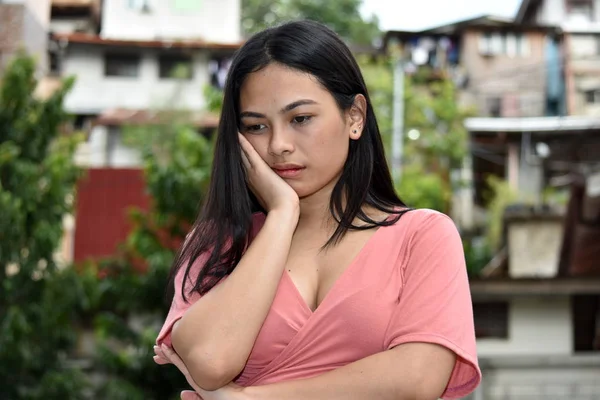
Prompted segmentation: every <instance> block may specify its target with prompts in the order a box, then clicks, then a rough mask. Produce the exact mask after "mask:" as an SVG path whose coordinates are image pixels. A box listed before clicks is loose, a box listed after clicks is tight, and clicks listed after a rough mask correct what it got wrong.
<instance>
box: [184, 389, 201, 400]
mask: <svg viewBox="0 0 600 400" xmlns="http://www.w3.org/2000/svg"><path fill="white" fill-rule="evenodd" d="M181 400H202V398H201V397H200V396H199V395H198V393H196V392H192V391H191V390H184V391H183V392H181Z"/></svg>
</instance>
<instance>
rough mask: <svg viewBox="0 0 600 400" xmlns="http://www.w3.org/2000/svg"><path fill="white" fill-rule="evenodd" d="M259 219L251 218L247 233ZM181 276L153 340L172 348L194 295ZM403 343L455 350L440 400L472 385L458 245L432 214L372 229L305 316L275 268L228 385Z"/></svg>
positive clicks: (305, 373) (469, 318)
mask: <svg viewBox="0 0 600 400" xmlns="http://www.w3.org/2000/svg"><path fill="white" fill-rule="evenodd" d="M264 219H265V217H264V215H258V214H257V215H255V218H254V227H253V231H254V234H256V233H257V232H258V231H259V230H260V227H261V226H262V224H263V223H264ZM202 263H203V260H200V259H199V260H197V261H196V263H195V264H194V268H195V269H196V271H198V270H199V268H201V267H202ZM183 272H184V270H183V269H182V270H180V273H179V274H178V276H177V277H176V284H175V290H176V292H175V297H174V299H173V303H172V305H171V309H170V311H169V314H168V316H167V319H166V321H165V323H164V326H163V327H162V329H161V331H160V334H159V336H158V338H157V340H156V342H157V343H158V344H162V343H165V344H167V345H169V346H170V345H171V336H170V334H171V328H172V327H173V324H174V323H175V322H176V321H177V320H179V319H180V318H181V317H182V316H183V314H184V313H185V311H186V310H187V309H188V308H189V307H190V305H191V303H193V302H195V301H197V300H198V298H199V296H198V295H193V296H188V300H189V301H190V302H189V303H186V302H184V301H183V299H182V296H181V283H182V279H183ZM196 273H197V272H196ZM409 342H427V343H435V344H438V345H441V346H444V347H446V348H448V349H450V350H451V351H453V352H454V353H455V354H456V355H457V359H456V364H455V366H454V370H453V372H452V376H451V378H450V381H449V383H448V386H447V387H446V390H445V392H444V394H443V398H444V399H456V398H460V397H464V396H466V395H467V394H469V393H471V392H472V391H473V390H474V389H475V388H476V387H477V385H478V384H479V382H480V381H481V371H480V369H479V366H478V364H477V354H476V345H475V332H474V326H473V311H472V304H471V295H470V291H469V283H468V279H467V271H466V266H465V259H464V253H463V247H462V242H461V239H460V236H459V235H458V232H457V230H456V227H455V225H454V223H453V222H452V220H451V219H450V218H448V217H447V216H445V215H443V214H440V213H438V212H436V211H432V210H414V211H409V212H408V213H406V214H405V215H403V216H402V217H401V218H400V220H399V221H398V222H397V223H396V224H394V225H391V226H388V227H381V228H379V229H378V230H377V231H376V232H375V233H374V234H373V236H372V237H371V238H370V239H369V241H368V242H367V243H366V244H365V246H364V247H363V249H362V250H361V251H360V253H359V254H358V255H357V256H356V258H355V259H354V260H353V262H352V263H351V264H350V265H349V266H348V267H347V269H346V270H345V271H344V273H343V274H342V275H341V276H340V277H339V279H338V280H337V281H336V282H335V284H334V286H333V287H332V289H331V290H330V292H329V293H328V294H327V295H326V297H325V299H324V300H323V301H322V303H321V304H320V305H319V307H318V308H317V309H316V310H315V311H314V312H313V311H311V309H310V308H309V307H308V305H307V304H306V302H305V301H304V299H303V298H302V296H301V295H300V293H299V292H298V290H297V288H296V286H295V285H294V283H293V281H292V280H291V278H290V276H289V275H288V274H287V271H284V273H283V275H282V277H281V280H280V282H279V287H278V289H277V293H276V295H275V299H274V300H273V304H272V305H271V310H270V312H269V314H268V315H267V318H266V319H265V322H264V324H263V326H262V328H261V331H260V333H259V335H258V337H257V338H256V342H255V344H254V347H253V349H252V352H251V354H250V357H249V359H248V362H247V364H246V367H245V368H244V370H243V372H242V374H241V375H240V376H239V377H238V379H237V380H236V383H238V384H240V385H242V386H251V385H264V384H269V383H275V382H279V381H286V380H293V379H301V378H309V377H313V376H316V375H319V374H322V373H324V372H327V371H330V370H333V369H336V368H339V367H341V366H344V365H346V364H348V363H352V362H354V361H357V360H360V359H362V358H365V357H368V356H370V355H373V354H375V353H379V352H382V351H385V350H388V349H391V348H393V347H395V346H398V345H401V344H403V343H409Z"/></svg>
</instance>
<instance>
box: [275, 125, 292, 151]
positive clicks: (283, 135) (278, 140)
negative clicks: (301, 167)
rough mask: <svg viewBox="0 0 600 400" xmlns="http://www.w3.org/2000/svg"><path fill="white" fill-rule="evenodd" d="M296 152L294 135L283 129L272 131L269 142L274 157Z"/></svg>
mask: <svg viewBox="0 0 600 400" xmlns="http://www.w3.org/2000/svg"><path fill="white" fill-rule="evenodd" d="M293 151H294V142H293V137H292V133H291V132H289V131H288V130H286V129H283V128H275V129H273V130H272V134H271V139H270V141H269V153H270V154H272V155H274V156H281V155H284V154H286V153H288V154H289V153H292V152H293Z"/></svg>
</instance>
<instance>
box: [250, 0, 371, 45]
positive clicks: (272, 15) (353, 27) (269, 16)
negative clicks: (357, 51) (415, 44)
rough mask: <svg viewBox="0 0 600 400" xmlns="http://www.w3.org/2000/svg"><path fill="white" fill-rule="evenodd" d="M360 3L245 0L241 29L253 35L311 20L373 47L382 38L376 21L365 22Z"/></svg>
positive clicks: (345, 0)
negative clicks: (288, 24) (285, 23)
mask: <svg viewBox="0 0 600 400" xmlns="http://www.w3.org/2000/svg"><path fill="white" fill-rule="evenodd" d="M361 3H362V1H361V0H336V1H320V0H243V1H242V29H243V31H244V32H245V33H246V34H247V35H250V34H254V33H256V32H259V31H262V30H263V29H265V28H268V27H270V26H273V25H277V24H280V23H282V22H285V21H290V20H298V19H310V20H313V21H318V22H321V23H324V24H325V25H327V26H329V27H330V28H331V29H333V30H334V31H335V32H337V33H338V34H339V35H340V36H341V37H342V38H344V39H345V40H347V41H348V42H350V43H353V44H358V45H370V44H372V43H373V41H374V40H376V39H377V38H378V37H379V36H380V31H379V21H378V20H377V18H376V17H371V19H369V20H365V19H363V17H362V16H361V14H360V6H361Z"/></svg>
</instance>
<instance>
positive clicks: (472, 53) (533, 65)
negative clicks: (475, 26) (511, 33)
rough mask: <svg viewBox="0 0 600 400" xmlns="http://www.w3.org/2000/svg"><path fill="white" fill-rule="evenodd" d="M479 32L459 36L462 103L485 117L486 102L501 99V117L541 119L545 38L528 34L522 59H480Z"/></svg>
mask: <svg viewBox="0 0 600 400" xmlns="http://www.w3.org/2000/svg"><path fill="white" fill-rule="evenodd" d="M482 35H483V32H482V31H480V30H469V31H467V32H465V34H464V36H463V43H462V48H461V60H462V64H463V66H464V67H465V69H466V70H467V71H469V86H468V88H467V96H466V97H465V98H466V102H468V103H471V104H472V105H475V106H478V108H479V110H478V111H479V114H480V115H481V116H487V115H488V113H487V112H486V108H487V103H486V102H487V101H488V99H489V98H493V97H499V98H501V99H502V114H501V115H502V116H506V117H519V116H524V117H526V116H542V115H543V113H544V105H545V82H546V73H545V71H546V68H545V57H544V49H545V40H546V38H545V34H543V33H540V32H529V33H526V34H524V35H525V36H526V38H527V39H526V41H527V47H528V49H529V50H528V52H527V54H526V55H523V56H520V55H513V56H509V55H503V54H500V55H494V56H484V55H482V53H481V51H480V40H481V36H482Z"/></svg>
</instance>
